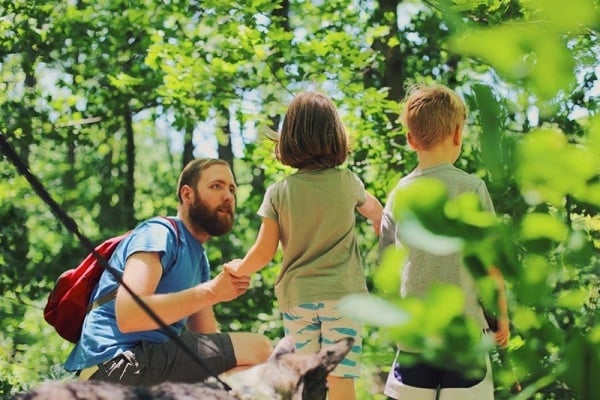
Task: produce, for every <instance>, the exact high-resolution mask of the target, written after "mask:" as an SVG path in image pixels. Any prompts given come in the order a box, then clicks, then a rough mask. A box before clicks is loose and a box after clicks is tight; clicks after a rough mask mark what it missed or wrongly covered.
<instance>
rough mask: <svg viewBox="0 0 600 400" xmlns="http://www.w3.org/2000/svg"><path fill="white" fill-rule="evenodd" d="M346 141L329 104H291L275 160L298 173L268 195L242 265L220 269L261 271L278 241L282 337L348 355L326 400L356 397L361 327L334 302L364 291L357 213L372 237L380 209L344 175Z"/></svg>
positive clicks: (319, 100)
mask: <svg viewBox="0 0 600 400" xmlns="http://www.w3.org/2000/svg"><path fill="white" fill-rule="evenodd" d="M348 149H349V146H348V136H347V134H346V130H345V129H344V126H343V125H342V123H341V121H340V118H339V116H338V113H337V110H336V108H335V106H334V104H333V102H332V101H331V100H330V99H329V98H328V97H327V96H325V95H323V94H320V93H315V92H306V93H301V94H299V95H298V96H296V97H295V98H294V100H293V101H292V103H291V104H290V106H289V108H288V110H287V112H286V114H285V118H284V121H283V126H282V129H281V134H280V136H279V138H278V140H276V149H275V150H276V151H275V153H276V156H277V159H278V160H279V161H280V162H281V163H282V164H284V165H288V166H291V167H294V168H297V171H296V172H295V173H293V174H291V175H290V176H288V177H286V178H284V179H283V180H281V181H280V182H277V183H275V184H273V185H271V186H270V187H268V188H267V191H266V193H265V196H264V199H263V202H262V204H261V206H260V208H259V210H258V215H260V216H261V217H262V224H261V227H260V230H259V233H258V237H257V239H256V243H255V244H254V245H253V246H252V248H251V249H250V250H249V251H248V253H247V254H246V256H245V257H244V259H243V260H234V261H231V262H230V263H229V264H226V265H225V267H226V268H227V269H229V271H230V272H231V273H232V274H233V275H235V276H244V275H249V274H251V273H253V272H256V271H258V270H260V269H261V268H263V267H264V266H266V265H267V264H268V263H269V262H270V261H271V260H272V259H273V256H274V255H275V252H276V251H277V247H278V244H279V242H281V247H282V251H283V262H282V266H281V272H280V273H279V276H278V278H277V281H276V282H275V294H276V296H277V300H278V303H279V308H280V310H281V312H282V315H283V322H284V329H285V332H286V335H289V336H291V337H292V338H293V339H294V341H295V344H296V349H297V351H298V352H303V353H314V352H316V351H318V350H319V349H320V348H321V346H322V345H326V344H329V343H331V342H334V341H335V340H337V339H340V338H342V337H345V336H352V337H353V338H354V340H355V346H354V348H353V350H352V351H351V352H350V353H349V354H348V355H347V357H346V359H345V360H343V361H342V362H341V363H340V365H338V367H337V368H336V369H335V370H334V371H333V372H332V373H331V374H330V375H329V377H328V381H329V399H330V400H336V399H343V400H353V399H355V398H356V393H355V389H354V378H357V377H359V375H360V366H359V355H360V352H361V348H362V345H361V344H362V341H361V329H362V326H361V325H360V324H359V323H357V322H356V321H354V320H352V319H350V318H348V317H346V316H343V315H341V314H340V313H339V312H338V310H337V304H338V301H339V300H340V299H341V298H342V297H343V296H345V295H347V294H351V293H366V292H367V287H366V283H365V278H364V272H363V269H362V265H361V260H360V255H359V252H358V246H357V240H356V234H355V226H354V225H355V224H354V222H355V214H354V210H355V209H357V210H358V211H359V213H361V214H362V215H363V216H365V217H366V218H368V219H369V220H371V221H372V223H373V228H374V230H375V233H376V234H379V224H380V222H381V215H382V211H383V207H382V205H381V203H380V202H379V201H378V200H377V199H376V198H375V197H374V196H372V195H371V194H369V193H368V192H367V191H365V188H364V185H363V183H362V182H361V181H360V179H359V178H358V177H357V176H356V175H354V174H353V173H352V172H350V171H349V170H348V169H345V168H339V166H340V165H342V164H343V163H344V162H345V161H346V157H347V155H348Z"/></svg>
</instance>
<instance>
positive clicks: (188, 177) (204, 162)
mask: <svg viewBox="0 0 600 400" xmlns="http://www.w3.org/2000/svg"><path fill="white" fill-rule="evenodd" d="M213 165H225V166H226V167H228V168H230V169H231V166H230V165H229V163H228V162H227V161H225V160H221V159H218V158H197V159H195V160H192V161H190V162H189V163H187V165H186V166H185V167H184V168H183V170H182V171H181V174H180V175H179V181H178V182H177V199H178V200H179V203H182V200H181V188H182V187H183V186H185V185H188V186H190V187H191V188H193V189H194V190H196V186H197V185H198V181H199V180H200V176H201V175H202V171H203V170H205V169H207V168H210V167H212V166H213Z"/></svg>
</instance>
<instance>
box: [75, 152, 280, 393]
mask: <svg viewBox="0 0 600 400" xmlns="http://www.w3.org/2000/svg"><path fill="white" fill-rule="evenodd" d="M235 191H236V185H235V181H234V178H233V173H232V171H231V168H230V167H229V165H228V164H227V162H225V161H223V160H217V159H198V160H194V161H192V162H190V163H189V164H188V165H187V166H186V167H185V168H184V169H183V171H182V172H181V175H180V177H179V182H178V185H177V196H178V198H179V206H178V211H177V217H176V218H169V219H166V218H152V219H150V220H147V221H144V222H142V223H140V224H139V225H138V226H137V227H136V228H135V229H134V231H133V232H132V233H131V234H130V235H129V236H127V237H126V238H125V239H124V240H123V241H122V242H121V243H120V244H119V246H118V247H117V249H116V250H115V252H114V254H113V255H112V257H111V259H110V265H111V266H112V267H114V268H115V269H117V270H119V271H122V273H123V281H124V282H125V284H126V286H128V287H129V288H130V289H132V290H133V292H135V293H136V294H137V295H138V296H139V297H140V299H141V300H143V302H144V303H145V304H147V305H148V306H149V307H150V308H151V309H152V310H153V311H154V313H155V314H156V315H157V316H158V317H159V318H160V319H161V320H162V321H163V322H165V323H166V324H168V325H170V326H171V327H172V328H173V329H174V330H175V331H176V332H177V333H178V334H180V338H181V339H182V341H183V342H184V343H185V344H186V345H187V347H188V348H190V349H192V350H193V351H194V352H195V353H196V354H197V355H198V356H199V357H200V358H202V359H203V360H204V361H205V363H206V364H207V365H208V366H209V367H210V369H211V370H212V372H214V373H216V374H219V373H222V372H224V371H227V370H229V369H231V368H234V367H244V366H250V365H254V364H257V363H260V362H262V361H264V360H265V359H267V357H268V355H269V354H270V352H271V344H270V342H269V340H268V339H267V338H266V337H265V336H263V335H259V334H255V333H243V332H237V333H229V334H227V333H219V332H218V324H217V321H216V318H215V316H214V314H213V311H212V307H213V305H215V304H217V303H220V302H224V301H230V300H233V299H235V298H237V297H238V296H240V295H241V294H243V293H244V292H245V291H246V290H247V289H248V286H249V284H250V278H249V277H248V276H243V277H234V276H233V275H231V274H230V273H229V272H227V271H226V270H223V271H221V272H220V273H219V274H218V275H217V276H216V277H215V278H214V279H210V271H209V265H208V259H207V257H206V253H205V251H204V247H203V244H204V243H205V242H206V241H207V240H208V239H210V237H211V236H221V235H224V234H226V233H228V232H229V231H230V230H231V228H232V226H233V219H234V209H235ZM115 287H118V282H117V280H116V279H115V278H114V276H113V275H112V274H110V273H108V272H104V274H103V275H102V278H101V279H100V282H99V284H98V287H97V288H96V291H95V294H94V295H93V298H94V299H98V298H100V297H102V296H104V295H106V294H107V293H110V292H111V291H113V290H114V288H115ZM65 368H66V369H67V370H69V371H79V375H80V379H92V380H102V381H109V382H119V383H123V384H131V385H153V384H156V383H159V382H162V381H173V382H198V381H201V380H204V379H205V378H207V377H208V376H209V375H210V374H209V373H208V372H207V371H206V370H205V368H203V367H202V366H200V365H198V363H197V362H196V361H194V360H193V359H192V358H191V357H189V356H188V355H187V354H186V353H185V352H184V351H182V349H181V348H180V347H179V346H178V345H177V343H175V342H173V341H172V340H171V339H170V338H169V336H168V335H167V334H166V333H165V332H164V330H163V329H161V328H160V326H159V325H158V324H157V323H156V322H155V321H154V320H153V319H152V318H151V317H150V316H149V315H148V314H147V313H146V312H145V311H144V310H143V309H142V308H141V307H140V306H139V305H138V303H137V302H136V301H135V300H134V298H133V297H132V296H131V295H130V294H129V292H128V291H127V290H125V289H124V288H123V287H119V289H118V291H117V295H116V299H115V300H114V301H112V300H111V301H108V302H106V303H103V304H101V305H100V306H97V307H95V308H93V309H92V310H91V311H90V312H89V313H88V315H87V316H86V319H85V321H84V324H83V331H82V335H81V338H80V340H79V342H78V343H77V345H76V346H75V348H74V349H73V351H72V352H71V354H70V355H69V357H68V359H67V361H66V363H65Z"/></svg>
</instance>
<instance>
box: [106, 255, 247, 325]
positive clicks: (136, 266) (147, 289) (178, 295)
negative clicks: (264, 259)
mask: <svg viewBox="0 0 600 400" xmlns="http://www.w3.org/2000/svg"><path fill="white" fill-rule="evenodd" d="M161 276H162V266H161V264H160V257H159V253H155V252H152V253H148V252H138V253H134V254H133V255H131V256H130V257H129V258H128V259H127V263H126V264H125V272H124V274H123V281H124V282H125V284H126V285H127V286H128V287H129V288H131V289H132V290H133V291H134V292H135V293H136V294H137V295H138V296H139V297H140V298H141V300H143V301H144V303H145V304H147V305H148V306H149V307H150V308H151V309H152V310H153V311H154V313H156V315H157V316H158V317H159V318H160V319H161V320H162V321H163V322H165V323H166V324H168V325H169V324H172V323H174V322H176V321H179V320H182V319H184V318H186V317H189V316H190V315H192V314H195V313H197V312H198V311H200V310H203V309H206V308H209V307H212V306H213V305H215V304H217V303H220V302H225V301H230V300H233V299H235V298H236V297H238V296H240V295H241V294H243V293H244V292H245V291H246V290H247V289H248V286H249V285H250V278H249V277H247V276H242V277H234V276H233V275H231V274H230V273H229V272H227V271H222V272H221V273H220V274H219V275H217V276H216V277H215V278H214V279H212V280H210V281H208V282H205V283H201V284H199V285H196V286H194V287H191V288H189V289H186V290H182V291H179V292H174V293H165V294H155V293H154V292H155V291H156V287H157V286H158V282H159V281H160V278H161ZM115 312H116V317H117V325H118V327H119V329H120V330H121V332H124V333H126V332H137V331H145V330H151V329H156V328H158V327H159V326H158V324H157V323H156V322H154V320H153V319H152V318H151V317H150V316H149V315H148V314H146V312H145V311H144V310H143V309H142V308H140V307H139V306H138V304H137V303H136V301H135V300H134V299H133V297H132V296H131V295H130V294H129V293H128V292H127V290H125V289H124V288H123V287H122V286H121V287H119V290H118V292H117V298H116V303H115Z"/></svg>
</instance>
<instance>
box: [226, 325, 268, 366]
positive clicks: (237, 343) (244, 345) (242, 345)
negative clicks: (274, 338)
mask: <svg viewBox="0 0 600 400" xmlns="http://www.w3.org/2000/svg"><path fill="white" fill-rule="evenodd" d="M229 338H230V339H231V343H232V344H233V351H234V354H235V360H236V365H235V367H251V366H253V365H256V364H260V363H262V362H264V361H266V360H267V358H269V355H270V354H271V352H272V351H273V345H272V344H271V341H270V340H269V339H268V338H267V337H266V336H264V335H261V334H258V333H251V332H232V333H230V334H229Z"/></svg>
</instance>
